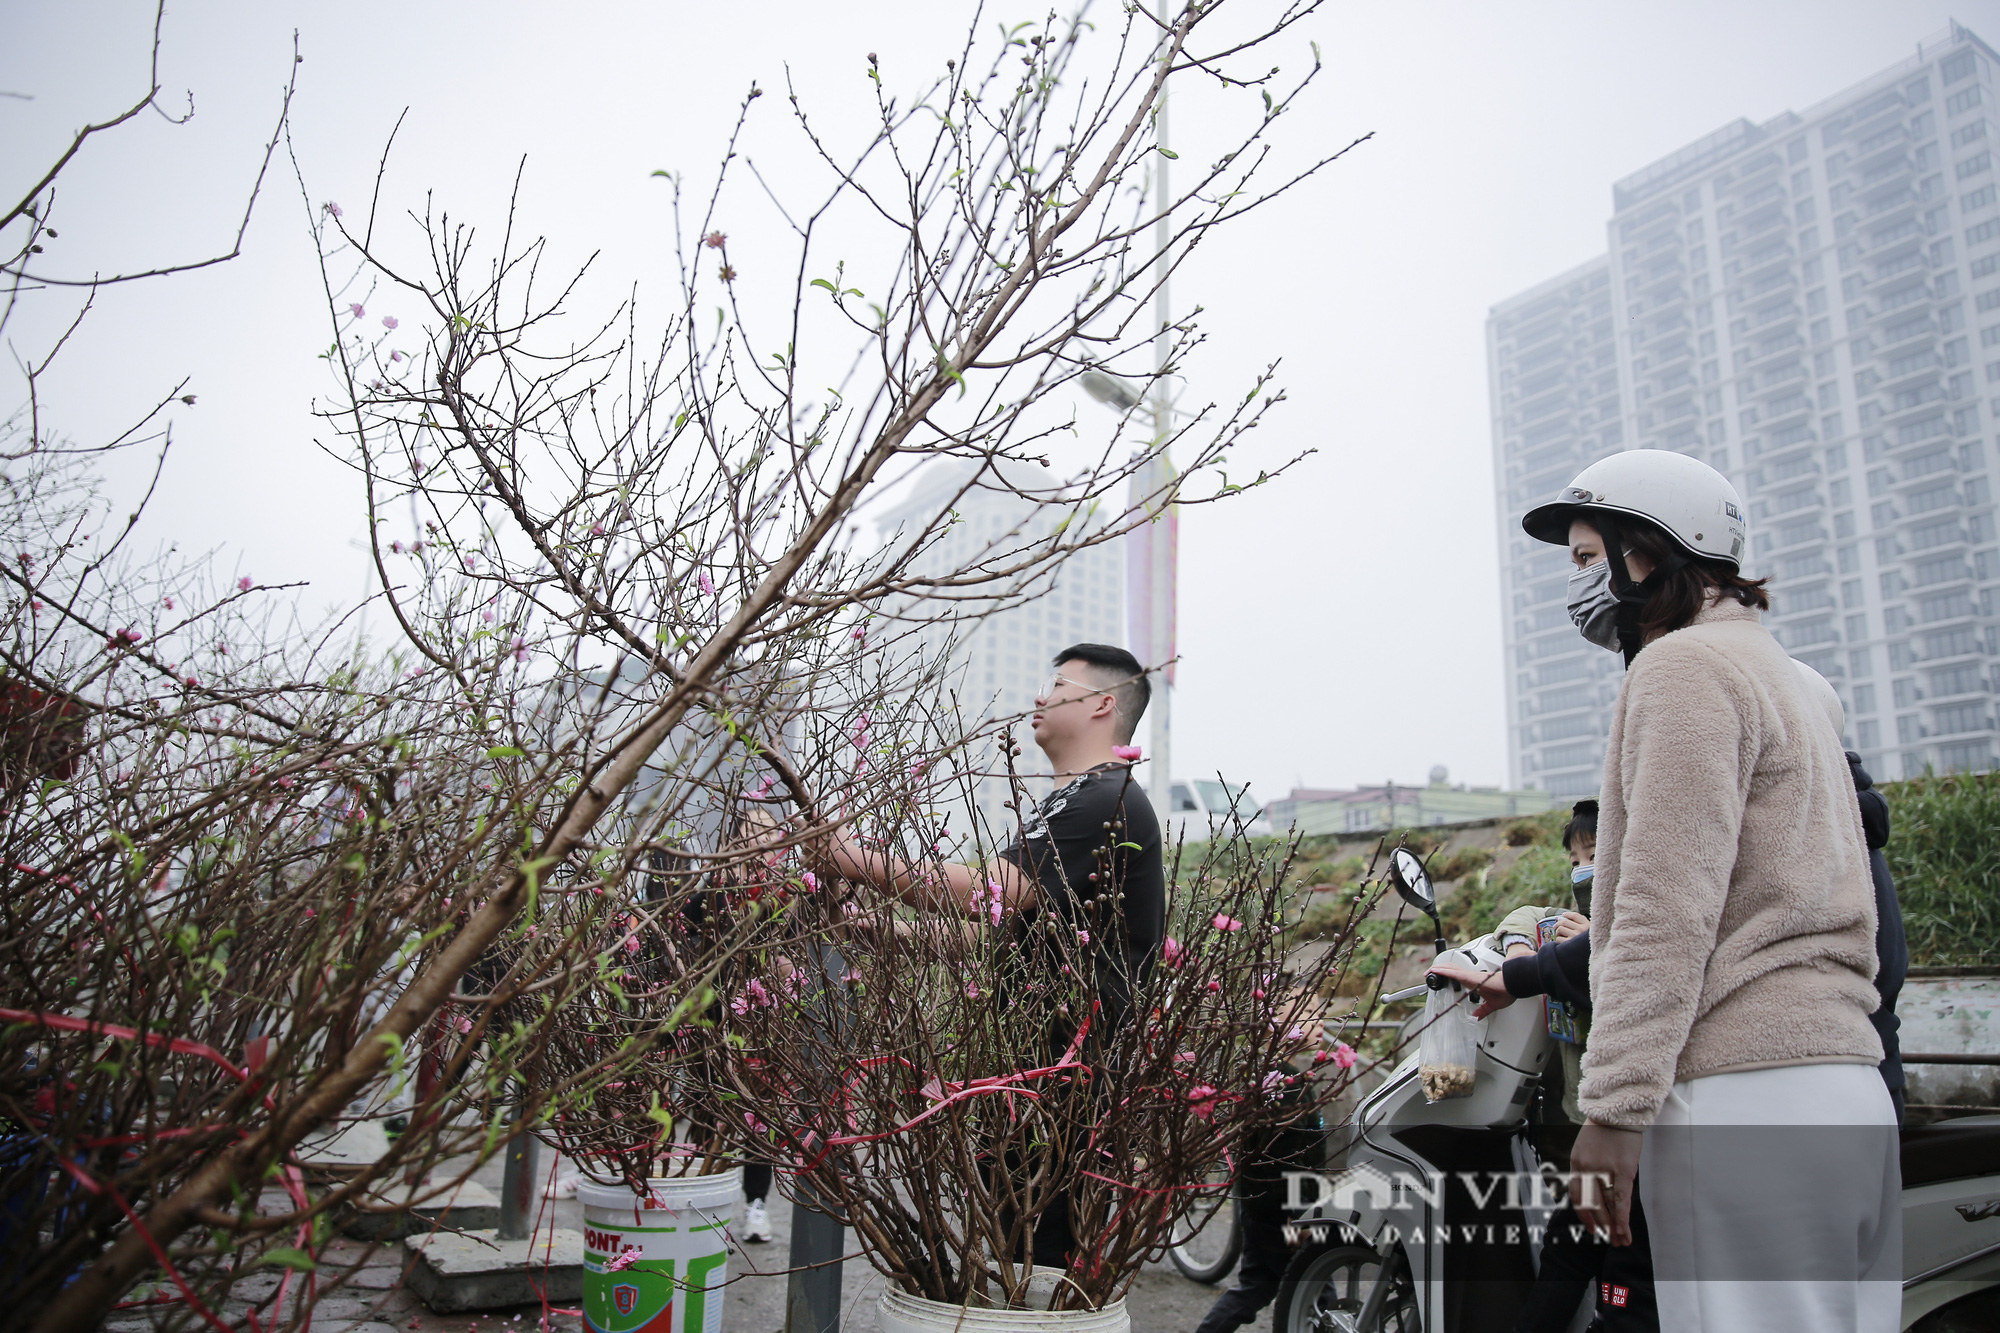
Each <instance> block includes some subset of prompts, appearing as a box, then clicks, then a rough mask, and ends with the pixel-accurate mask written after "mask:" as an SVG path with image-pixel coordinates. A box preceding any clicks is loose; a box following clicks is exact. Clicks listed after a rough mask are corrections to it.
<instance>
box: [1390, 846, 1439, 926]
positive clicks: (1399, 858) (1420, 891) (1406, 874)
mask: <svg viewBox="0 0 2000 1333" xmlns="http://www.w3.org/2000/svg"><path fill="white" fill-rule="evenodd" d="M1389 880H1390V882H1391V883H1393V884H1394V885H1395V886H1396V892H1397V893H1399V894H1401V895H1402V896H1403V901H1404V902H1406V903H1408V904H1409V905H1410V906H1412V907H1414V908H1416V909H1417V910H1418V911H1419V912H1422V913H1424V914H1425V915H1427V916H1435V915H1437V895H1436V894H1435V893H1433V892H1432V891H1431V877H1430V875H1429V873H1428V872H1427V871H1425V869H1424V863H1423V862H1422V861H1419V860H1418V859H1417V854H1416V853H1415V852H1413V851H1411V850H1410V849H1409V848H1407V847H1398V848H1397V849H1396V850H1395V851H1393V852H1390V853H1389Z"/></svg>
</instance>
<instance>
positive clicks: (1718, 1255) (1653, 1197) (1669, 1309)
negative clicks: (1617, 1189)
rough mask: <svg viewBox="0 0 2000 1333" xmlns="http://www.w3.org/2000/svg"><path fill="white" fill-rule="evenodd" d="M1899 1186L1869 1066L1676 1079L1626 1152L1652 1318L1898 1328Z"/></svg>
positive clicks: (1826, 1329) (1794, 1327) (1805, 1330)
mask: <svg viewBox="0 0 2000 1333" xmlns="http://www.w3.org/2000/svg"><path fill="white" fill-rule="evenodd" d="M1901 1194H1902V1169H1901V1165H1900V1158H1899V1148H1898V1142H1897V1132H1896V1113H1895V1108H1894V1106H1893V1105H1892V1104H1891V1102H1890V1100H1889V1093H1888V1090H1887V1089H1886V1088H1885V1087H1884V1086H1883V1084H1882V1076H1881V1074H1880V1073H1879V1072H1877V1070H1876V1068H1875V1067H1874V1066H1873V1065H1848V1064H1816V1065H1788V1066H1783V1067H1780V1068H1776V1069H1755V1070H1748V1071H1745V1072H1743V1073H1736V1074H1712V1075H1710V1076H1709V1077H1707V1078H1697V1079H1690V1080H1688V1081H1686V1082H1682V1083H1676V1084H1674V1086H1673V1090H1672V1092H1670V1093H1669V1094H1668V1096H1667V1100H1666V1103H1665V1104H1664V1105H1663V1106H1662V1107H1661V1108H1660V1114H1659V1116H1658V1117H1657V1118H1656V1119H1655V1121H1654V1122H1653V1127H1652V1128H1651V1129H1649V1130H1647V1131H1646V1144H1645V1149H1644V1152H1643V1153H1642V1155H1641V1157H1640V1164H1639V1195H1640V1199H1641V1200H1642V1202H1643V1204H1644V1206H1645V1209H1646V1225H1647V1228H1648V1230H1649V1231H1650V1233H1651V1237H1652V1249H1653V1270H1654V1276H1655V1282H1656V1285H1657V1290H1658V1294H1659V1302H1660V1327H1661V1329H1662V1330H1671V1333H1752V1331H1753V1330H1754V1333H1896V1330H1897V1329H1898V1328H1899V1327H1900V1326H1901V1323H1902V1319H1901V1315H1902V1294H1903V1293H1902V1276H1903V1271H1902V1270H1903V1232H1902V1198H1901Z"/></svg>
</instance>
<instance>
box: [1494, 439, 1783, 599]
mask: <svg viewBox="0 0 2000 1333" xmlns="http://www.w3.org/2000/svg"><path fill="white" fill-rule="evenodd" d="M1592 512H1598V513H1604V514H1611V515H1623V516H1626V517H1630V518H1643V519H1646V520H1648V521H1649V522H1651V523H1653V524H1654V525H1656V526H1657V527H1659V528H1661V529H1662V530H1664V531H1665V532H1666V534H1667V535H1668V536H1669V537H1672V538H1673V539H1674V541H1675V542H1677V543H1678V544H1679V545H1680V546H1681V547H1682V548H1683V549H1684V550H1686V551H1687V553H1688V554H1689V555H1692V556H1698V557H1700V558H1702V559H1704V560H1719V561H1721V562H1723V563H1724V564H1726V565H1728V566H1729V567H1730V568H1731V569H1732V570H1738V569H1741V568H1742V567H1743V546H1744V543H1745V540H1746V529H1745V527H1744V522H1743V497H1742V496H1740V495H1738V494H1737V493H1736V488H1735V487H1734V486H1731V485H1730V484H1729V478H1727V477H1725V476H1723V475H1722V474H1721V473H1720V472H1717V471H1716V470H1715V469H1714V468H1712V467H1710V466H1709V465H1708V464H1706V463H1704V462H1702V461H1701V460H1700V459H1699V458H1689V457H1688V456H1687V455H1686V454H1677V453H1673V452H1671V451H1670V450H1666V449H1627V450H1626V451H1625V452H1623V453H1617V454H1613V455H1611V456H1610V457H1609V458H1600V459H1598V460H1597V461H1596V462H1595V463H1592V464H1591V465H1590V466H1589V467H1587V468H1585V469H1584V470H1583V471H1581V472H1579V473H1577V474H1576V480H1575V481H1572V482H1571V483H1570V484H1569V486H1568V487H1567V488H1566V489H1564V491H1563V493H1562V494H1561V495H1560V496H1558V497H1557V498H1556V499H1555V501H1554V502H1552V503H1550V504H1545V505H1537V506H1536V507H1535V508H1533V509H1530V510H1529V511H1528V512H1527V513H1526V514H1525V515H1524V516H1523V517H1522V519H1521V527H1522V528H1523V529H1524V530H1526V532H1527V534H1528V535H1529V536H1530V537H1533V538H1535V539H1537V540H1538V541H1545V542H1549V543H1552V544H1553V545H1556V546H1567V545H1569V525H1570V523H1571V522H1573V521H1574V520H1576V519H1579V518H1580V519H1583V520H1584V521H1585V522H1588V521H1589V520H1590V515H1591V514H1592Z"/></svg>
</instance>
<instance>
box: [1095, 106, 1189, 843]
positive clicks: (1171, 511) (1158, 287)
mask: <svg viewBox="0 0 2000 1333" xmlns="http://www.w3.org/2000/svg"><path fill="white" fill-rule="evenodd" d="M1158 116H1159V123H1158V129H1159V144H1160V146H1161V147H1162V148H1165V147H1166V143H1167V94H1166V90H1165V89H1164V88H1162V89H1161V90H1160V107H1159V112H1158ZM1168 161H1169V159H1168V158H1167V157H1166V156H1165V155H1164V154H1163V155H1161V157H1160V160H1159V163H1158V165H1157V166H1156V168H1155V175H1154V177H1153V181H1154V186H1155V189H1156V191H1157V194H1156V207H1157V210H1158V216H1157V217H1156V218H1155V220H1154V222H1153V239H1154V249H1155V251H1156V253H1155V255H1154V257H1153V265H1154V273H1155V292H1154V309H1155V315H1156V319H1157V321H1158V324H1159V330H1158V333H1157V334H1156V335H1155V337H1154V346H1153V368H1154V370H1155V372H1156V373H1155V375H1154V377H1153V391H1152V394H1151V396H1150V401H1151V407H1152V415H1153V442H1152V448H1151V450H1150V453H1151V457H1150V458H1149V459H1148V460H1147V461H1146V464H1145V466H1144V467H1142V468H1140V469H1139V470H1138V472H1137V473H1135V474H1134V475H1133V478H1132V507H1133V508H1137V507H1139V506H1140V505H1141V504H1149V503H1150V502H1151V497H1153V496H1155V495H1158V494H1159V493H1160V492H1161V491H1162V490H1163V489H1164V488H1165V486H1166V484H1167V483H1168V482H1169V481H1171V480H1172V479H1173V463H1172V462H1171V461H1170V460H1169V459H1168V457H1167V438H1168V432H1169V430H1170V429H1171V426H1172V417H1173V407H1172V404H1171V403H1170V402H1169V401H1168V395H1167V375H1166V372H1167V366H1168V360H1169V354H1170V352H1171V341H1170V337H1169V330H1170V328H1171V325H1172V322H1173V314H1172V309H1173V307H1172V303H1171V302H1170V301H1169V299H1168V296H1167V280H1168V278H1169V277H1171V275H1172V273H1173V263H1172V258H1171V253H1170V251H1171V247H1172V243H1173V224H1172V222H1171V221H1170V220H1169V218H1168V209H1169V207H1170V206H1171V204H1172V196H1171V194H1170V193H1169V190H1168V185H1167V164H1168ZM1083 388H1084V392H1086V393H1088V394H1089V395H1090V396H1091V397H1092V398H1095V399H1096V400H1097V401H1098V402H1100V403H1104V404H1106V405H1108V406H1110V407H1112V408H1114V409H1116V410H1118V411H1120V412H1130V411H1133V410H1134V409H1136V408H1138V407H1139V406H1141V405H1142V404H1144V403H1146V402H1147V401H1148V396H1147V395H1145V394H1142V393H1141V392H1140V391H1139V388H1138V386H1137V385H1134V384H1131V383H1129V382H1127V381H1125V380H1122V379H1119V378H1118V377H1117V376H1115V375H1107V374H1105V373H1104V372H1103V371H1101V370H1090V371H1085V372H1084V375H1083ZM1126 542H1127V546H1126V556H1125V570H1126V579H1125V592H1126V622H1127V624H1128V626H1129V628H1130V633H1131V639H1132V650H1133V652H1134V654H1135V655H1136V656H1137V657H1138V658H1139V659H1140V661H1142V662H1144V663H1145V664H1146V666H1147V667H1148V668H1149V669H1157V670H1158V672H1159V675H1158V677H1157V679H1156V681H1155V683H1154V688H1153V702H1152V705H1151V706H1150V707H1149V708H1148V709H1147V710H1146V716H1147V719H1148V723H1149V730H1148V735H1147V742H1148V743H1147V745H1146V748H1145V753H1146V757H1147V758H1148V759H1150V760H1151V761H1152V768H1151V770H1150V771H1149V773H1148V776H1147V782H1146V792H1147V795H1149V796H1150V797H1151V798H1152V801H1153V809H1154V810H1155V811H1156V812H1157V813H1158V814H1159V816H1160V822H1161V824H1162V826H1163V827H1164V826H1165V824H1166V822H1167V819H1168V817H1169V816H1170V815H1171V814H1172V813H1173V771H1174V770H1173V737H1174V657H1175V647H1174V641H1175V624H1174V622H1175V609H1176V608H1175V601H1176V598H1175V586H1174V585H1175V575H1176V569H1175V566H1176V563H1177V558H1178V555H1179V547H1180V517H1179V515H1178V513H1176V511H1175V506H1173V505H1162V506H1160V508H1159V511H1158V512H1157V513H1156V514H1155V515H1154V517H1153V519H1152V521H1151V522H1149V523H1147V524H1146V525H1145V526H1144V527H1141V528H1138V529H1136V530H1134V531H1133V533H1132V534H1131V536H1129V537H1128V538H1126Z"/></svg>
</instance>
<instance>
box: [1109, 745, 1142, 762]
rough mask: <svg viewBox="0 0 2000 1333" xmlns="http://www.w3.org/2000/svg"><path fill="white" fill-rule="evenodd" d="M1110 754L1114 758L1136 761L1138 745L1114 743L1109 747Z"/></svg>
mask: <svg viewBox="0 0 2000 1333" xmlns="http://www.w3.org/2000/svg"><path fill="white" fill-rule="evenodd" d="M1111 756H1112V758H1114V759H1124V760H1127V761H1129V762H1133V763H1136V762H1138V759H1139V747H1138V746H1136V745H1114V746H1112V747H1111Z"/></svg>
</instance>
